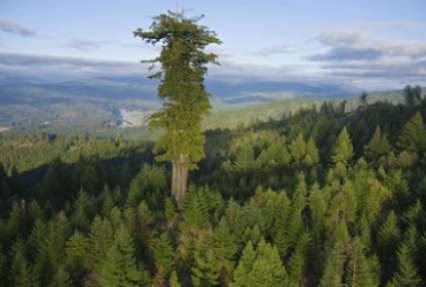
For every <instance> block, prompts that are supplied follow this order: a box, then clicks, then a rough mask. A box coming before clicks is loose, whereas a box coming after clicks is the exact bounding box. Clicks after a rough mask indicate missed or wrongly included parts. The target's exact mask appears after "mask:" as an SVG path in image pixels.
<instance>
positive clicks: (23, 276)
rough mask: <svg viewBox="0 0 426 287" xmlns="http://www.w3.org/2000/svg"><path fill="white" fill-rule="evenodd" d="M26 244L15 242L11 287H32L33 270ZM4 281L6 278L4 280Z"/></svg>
mask: <svg viewBox="0 0 426 287" xmlns="http://www.w3.org/2000/svg"><path fill="white" fill-rule="evenodd" d="M25 253H26V252H25V244H24V242H23V241H22V240H18V241H16V242H15V244H14V245H13V248H12V258H13V259H12V264H11V268H10V286H16V287H32V286H34V285H33V280H32V277H31V270H30V266H29V263H28V260H27V258H26V254H25ZM2 279H3V280H4V279H5V278H2Z"/></svg>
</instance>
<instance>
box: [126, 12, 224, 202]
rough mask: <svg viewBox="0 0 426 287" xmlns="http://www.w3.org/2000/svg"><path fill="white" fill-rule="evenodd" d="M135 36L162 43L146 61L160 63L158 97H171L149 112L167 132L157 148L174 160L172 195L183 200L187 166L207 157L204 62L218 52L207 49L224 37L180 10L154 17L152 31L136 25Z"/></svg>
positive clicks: (207, 106)
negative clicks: (159, 50)
mask: <svg viewBox="0 0 426 287" xmlns="http://www.w3.org/2000/svg"><path fill="white" fill-rule="evenodd" d="M134 35H135V36H136V37H140V38H141V39H142V40H143V41H145V42H146V43H148V44H153V45H155V44H161V46H162V50H161V53H160V55H159V56H158V57H157V58H155V59H153V60H151V61H148V62H150V63H152V64H154V63H160V64H161V71H160V72H158V73H155V74H154V75H152V76H151V78H156V79H159V80H160V85H159V87H158V96H159V97H160V98H162V99H165V100H167V102H166V104H164V105H163V107H162V108H161V110H160V111H159V112H156V113H153V114H152V115H151V117H150V126H151V127H152V128H162V129H164V131H165V133H164V134H163V135H162V136H161V137H160V139H159V140H158V141H157V143H156V146H155V150H156V151H157V152H158V151H163V152H164V153H163V154H162V155H161V156H158V159H159V160H169V161H171V162H172V194H173V196H174V197H175V199H176V201H177V202H178V203H179V204H181V203H182V201H183V199H184V196H185V193H186V188H187V180H188V169H193V168H195V167H196V163H197V162H198V161H199V160H201V159H202V158H204V142H205V139H204V135H203V134H202V125H201V124H202V119H203V117H204V116H205V115H206V114H207V113H208V111H209V109H210V102H209V94H208V92H207V91H206V90H205V87H204V83H203V82H204V76H205V74H206V72H207V67H206V65H207V64H208V63H217V55H215V54H213V53H206V52H205V51H204V49H205V48H206V47H207V46H208V45H210V44H220V43H221V42H220V40H219V39H218V38H217V37H216V34H215V33H214V32H213V31H211V30H208V29H207V28H206V27H205V26H201V25H198V24H197V20H196V19H188V18H184V17H183V15H182V13H178V12H177V13H168V14H161V15H160V16H158V17H155V18H154V22H153V23H152V25H151V30H150V31H143V30H142V29H138V30H137V31H135V32H134Z"/></svg>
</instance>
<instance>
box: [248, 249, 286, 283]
mask: <svg viewBox="0 0 426 287" xmlns="http://www.w3.org/2000/svg"><path fill="white" fill-rule="evenodd" d="M256 253H257V257H256V260H255V262H254V263H253V267H252V270H251V272H250V275H249V280H250V286H253V287H281V286H288V284H289V280H288V276H287V272H286V270H285V268H284V265H283V263H282V261H281V259H280V255H279V253H278V250H277V249H276V248H275V247H273V246H271V245H269V244H267V243H266V242H265V241H260V243H259V244H258V247H257V250H256Z"/></svg>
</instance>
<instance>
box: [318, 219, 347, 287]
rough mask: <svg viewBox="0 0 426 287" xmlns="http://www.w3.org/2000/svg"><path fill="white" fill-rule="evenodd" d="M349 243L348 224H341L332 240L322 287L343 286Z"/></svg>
mask: <svg viewBox="0 0 426 287" xmlns="http://www.w3.org/2000/svg"><path fill="white" fill-rule="evenodd" d="M347 241H348V234H347V227H346V224H344V223H340V224H339V225H338V226H337V227H336V229H335V231H334V234H333V236H332V238H331V239H330V243H332V245H331V246H330V248H329V251H328V254H327V256H326V261H325V267H324V272H323V275H322V277H321V281H320V287H341V286H342V285H343V275H344V273H343V271H344V264H345V261H346V255H347V254H346V244H347Z"/></svg>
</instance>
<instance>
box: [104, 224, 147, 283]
mask: <svg viewBox="0 0 426 287" xmlns="http://www.w3.org/2000/svg"><path fill="white" fill-rule="evenodd" d="M134 253H135V252H134V247H133V242H132V239H131V237H130V235H129V234H128V231H127V229H126V228H125V227H124V226H123V225H122V226H120V228H119V229H118V230H117V234H116V236H115V239H114V243H113V245H112V246H111V248H109V250H108V254H107V256H106V259H105V261H104V262H103V263H102V268H101V269H100V274H99V284H100V286H101V287H132V286H135V287H136V286H140V284H141V283H142V279H143V278H142V276H141V272H140V271H139V270H138V268H137V266H136V261H135V258H134Z"/></svg>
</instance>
